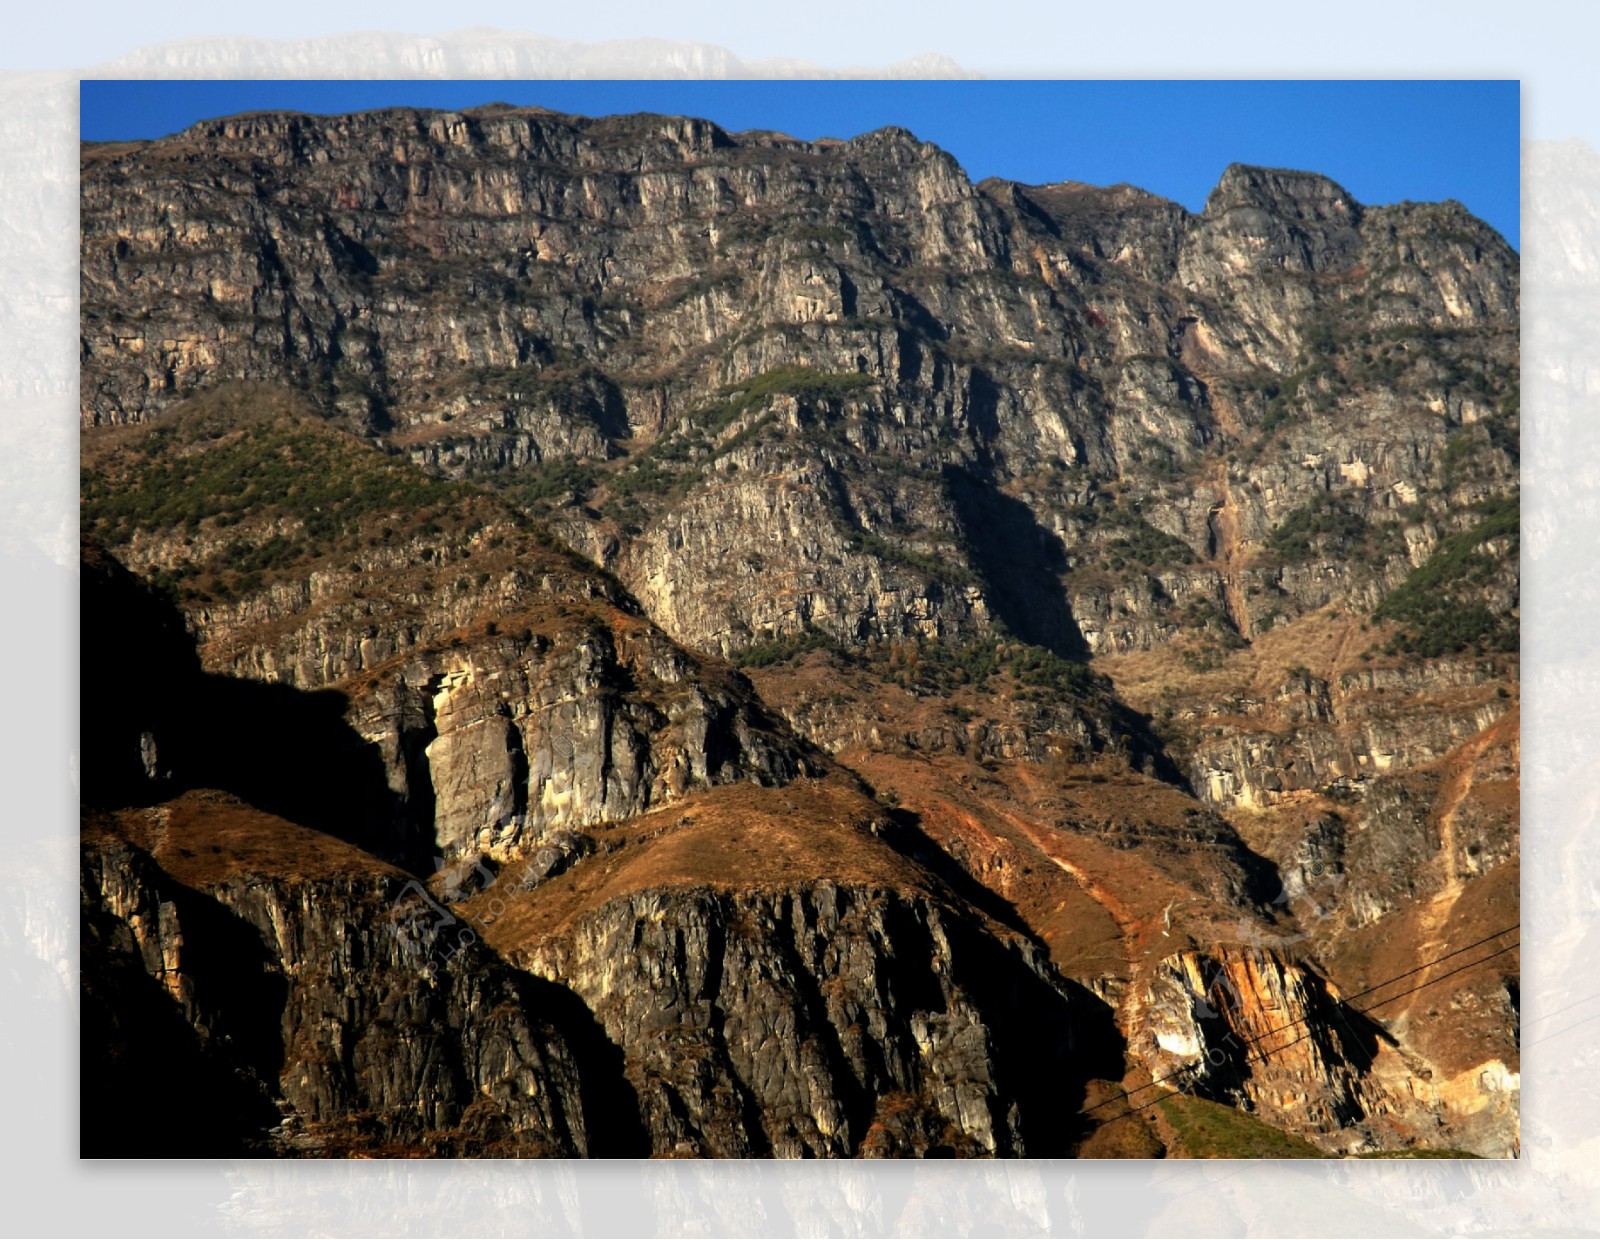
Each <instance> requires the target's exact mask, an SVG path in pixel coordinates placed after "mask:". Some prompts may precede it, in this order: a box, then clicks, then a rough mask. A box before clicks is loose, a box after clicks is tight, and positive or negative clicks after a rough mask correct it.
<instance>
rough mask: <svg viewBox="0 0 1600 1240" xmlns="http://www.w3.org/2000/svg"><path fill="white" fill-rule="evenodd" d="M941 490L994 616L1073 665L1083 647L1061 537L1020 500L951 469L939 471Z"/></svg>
mask: <svg viewBox="0 0 1600 1240" xmlns="http://www.w3.org/2000/svg"><path fill="white" fill-rule="evenodd" d="M944 485H945V491H946V493H947V494H948V495H949V496H950V500H951V502H952V503H953V504H954V506H955V510H956V515H957V516H958V517H959V519H960V521H961V526H962V532H963V533H964V535H965V537H966V541H967V545H968V546H969V547H970V548H971V550H972V561H973V563H972V567H973V569H974V570H975V571H976V572H977V574H978V576H979V577H981V578H982V579H983V585H984V593H985V594H987V595H988V597H989V602H990V604H991V605H992V606H993V608H994V611H995V615H996V616H997V617H998V618H999V619H1000V621H1001V622H1002V623H1003V624H1004V625H1005V626H1006V628H1007V629H1009V630H1010V631H1011V632H1012V633H1015V634H1016V635H1017V636H1018V637H1019V638H1021V639H1022V640H1023V641H1025V642H1028V643H1030V644H1031V645H1035V646H1043V647H1044V648H1045V649H1046V650H1049V651H1052V652H1054V653H1055V654H1058V655H1061V656H1062V657H1063V658H1068V659H1075V660H1078V661H1084V660H1087V659H1088V657H1089V646H1088V643H1087V642H1085V641H1084V640H1083V633H1082V632H1081V631H1080V630H1079V628H1078V623H1077V621H1076V620H1074V619H1073V617H1072V612H1071V609H1070V608H1069V607H1068V606H1067V593H1066V589H1065V588H1064V587H1063V585H1062V577H1063V575H1064V574H1065V573H1066V571H1067V552H1066V547H1065V546H1063V545H1062V542H1061V539H1060V538H1058V537H1057V536H1056V535H1055V534H1054V533H1052V532H1051V531H1050V530H1047V529H1045V528H1044V527H1043V526H1042V525H1040V524H1039V523H1038V521H1036V520H1035V519H1034V516H1033V513H1032V511H1030V510H1029V508H1028V506H1027V505H1026V504H1024V503H1022V501H1020V500H1016V499H1012V498H1011V497H1010V496H1009V495H1005V494H1003V493H1002V492H1001V491H999V490H997V489H996V488H995V487H993V486H990V485H988V484H987V483H985V482H983V481H982V480H980V479H978V478H975V477H973V476H972V474H970V473H968V472H967V471H966V470H964V469H960V468H958V467H956V466H946V467H945V470H944Z"/></svg>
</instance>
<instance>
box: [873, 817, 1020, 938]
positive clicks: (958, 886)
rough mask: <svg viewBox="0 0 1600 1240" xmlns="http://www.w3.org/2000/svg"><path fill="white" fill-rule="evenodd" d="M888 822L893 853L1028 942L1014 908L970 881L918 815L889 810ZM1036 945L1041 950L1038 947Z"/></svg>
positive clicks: (968, 876) (979, 884) (965, 870)
mask: <svg viewBox="0 0 1600 1240" xmlns="http://www.w3.org/2000/svg"><path fill="white" fill-rule="evenodd" d="M889 819H890V821H891V822H892V823H893V827H892V829H891V833H890V834H889V838H888V842H889V844H891V845H892V846H893V847H894V849H895V851H896V852H898V853H900V854H901V855H903V856H906V857H910V858H911V859H912V860H913V861H915V862H916V863H917V864H918V865H920V866H922V867H923V868H924V869H926V870H929V871H931V872H932V873H933V874H935V875H936V876H937V877H938V878H939V879H940V881H942V882H943V883H944V885H945V886H947V887H948V888H950V890H951V891H953V892H954V893H955V894H956V895H958V896H959V897H961V899H962V900H964V901H966V902H967V903H968V904H970V905H972V907H973V908H975V909H977V910H978V911H979V912H982V913H984V914H986V915H988V916H989V917H991V918H993V919H994V920H995V921H997V922H999V923H1000V924H1001V925H1002V926H1005V927H1007V928H1008V929H1011V930H1015V931H1016V932H1017V933H1018V934H1021V935H1025V936H1027V937H1028V938H1029V939H1030V940H1032V939H1033V938H1034V935H1033V931H1032V930H1030V929H1029V928H1028V923H1027V922H1026V921H1024V920H1023V918H1022V914H1020V913H1018V912H1017V908H1016V905H1014V904H1012V903H1011V901H1009V900H1007V899H1005V897H1003V896H1000V895H998V894H996V893H995V892H993V891H991V890H990V889H989V888H987V887H985V886H984V885H983V884H982V883H980V882H979V881H978V880H977V879H975V878H973V877H972V875H971V874H970V873H968V872H967V869H966V867H965V866H963V865H962V864H961V863H960V862H959V861H957V860H956V859H955V858H954V857H952V856H951V855H950V854H949V853H948V852H946V851H945V850H944V849H943V848H941V847H940V846H939V844H938V843H937V842H936V841H935V840H934V839H933V837H932V836H931V835H929V834H928V833H927V832H926V831H924V830H923V829H922V816H921V815H920V814H917V813H914V812H913V811H911V810H909V809H893V810H890V811H889ZM1036 946H1041V947H1042V944H1036Z"/></svg>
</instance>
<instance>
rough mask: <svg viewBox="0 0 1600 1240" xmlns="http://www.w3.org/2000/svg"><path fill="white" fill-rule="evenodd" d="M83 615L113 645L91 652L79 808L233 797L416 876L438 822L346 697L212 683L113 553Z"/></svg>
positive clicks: (86, 657)
mask: <svg viewBox="0 0 1600 1240" xmlns="http://www.w3.org/2000/svg"><path fill="white" fill-rule="evenodd" d="M81 599H82V602H81V615H82V618H83V620H84V622H85V623H84V628H85V630H86V631H89V630H91V629H96V628H99V629H104V630H106V631H109V632H112V633H114V634H115V640H114V641H96V642H93V643H85V644H84V646H83V647H82V653H81V655H80V659H81V672H82V681H81V683H82V690H81V693H82V719H83V724H82V738H81V746H82V754H83V775H82V785H81V787H82V792H81V797H82V801H83V803H84V804H85V805H87V806H103V807H116V806H129V805H150V804H155V803H156V802H159V801H164V800H168V799H170V798H171V797H173V796H176V795H177V794H178V793H180V792H182V791H184V790H185V789H189V788H216V789H219V790H221V791H224V792H231V793H233V794H234V795H235V796H237V797H239V798H241V799H242V800H245V801H247V802H249V803H250V804H251V805H254V806H255V807H257V808H258V809H262V810H265V811H267V812H268V813H272V814H276V815H278V816H279V817H282V818H287V819H288V820H290V821H291V822H296V823H299V824H300V825H301V826H306V827H311V828H313V829H314V830H318V831H323V832H326V833H327V834H329V835H335V836H338V837H339V838H341V839H344V840H348V841H350V842H351V843H353V844H357V845H359V846H360V847H362V848H365V849H367V850H368V851H370V852H372V853H374V854H375V855H377V856H379V857H382V858H384V859H385V860H388V861H391V862H394V863H396V864H399V865H403V866H406V867H407V868H411V869H416V868H417V867H418V866H421V865H424V864H426V861H427V858H428V857H430V856H431V855H432V845H433V840H432V824H431V818H430V820H429V822H427V823H422V822H420V821H418V815H417V807H415V806H411V807H408V806H407V805H406V803H405V800H404V798H402V797H400V796H398V795H397V794H396V793H395V792H394V791H393V790H392V789H391V788H390V787H389V784H388V779H387V773H386V771H385V769H384V762H383V757H382V754H381V753H380V751H379V749H378V747H377V745H375V744H374V743H373V742H371V741H369V740H367V739H366V738H365V737H363V736H361V735H360V733H358V732H356V731H355V729H354V728H352V727H351V726H350V725H349V724H348V723H347V722H346V721H345V712H346V710H347V709H348V707H349V701H348V699H346V698H345V696H344V695H343V694H341V693H338V692H335V691H332V690H324V691H321V692H307V691H305V690H302V689H295V688H293V687H291V686H288V685H279V684H268V683H264V682H261V681H254V680H239V679H234V678H232V677H228V676H215V675H210V674H207V673H205V672H203V671H202V670H201V667H200V660H199V658H198V656H197V655H196V653H195V646H194V639H193V638H192V637H191V636H190V635H189V633H188V632H187V630H186V629H185V627H184V624H183V619H182V617H181V615H180V614H179V612H178V610H177V608H176V607H175V606H173V604H172V603H171V601H170V600H168V599H166V598H165V597H163V596H162V595H160V594H158V593H157V592H156V591H154V590H152V589H151V588H150V587H148V586H146V585H145V584H144V583H143V582H141V581H140V580H139V579H138V578H136V577H135V576H134V575H133V574H132V573H130V572H129V571H128V570H127V569H125V568H124V567H123V566H122V565H121V564H119V563H117V561H116V560H115V559H114V558H112V557H111V556H110V555H107V554H105V553H104V552H101V551H99V550H98V549H96V548H89V547H86V548H85V553H84V559H83V570H82V591H81Z"/></svg>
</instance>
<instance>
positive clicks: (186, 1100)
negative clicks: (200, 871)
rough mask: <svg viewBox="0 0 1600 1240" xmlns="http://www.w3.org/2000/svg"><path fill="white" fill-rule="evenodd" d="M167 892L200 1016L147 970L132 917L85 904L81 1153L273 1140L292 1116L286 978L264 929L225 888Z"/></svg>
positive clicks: (164, 888) (228, 1147)
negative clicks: (211, 892)
mask: <svg viewBox="0 0 1600 1240" xmlns="http://www.w3.org/2000/svg"><path fill="white" fill-rule="evenodd" d="M160 898H161V899H162V900H163V901H170V902H171V903H173V904H174V905H175V906H176V908H177V915H178V921H179V924H180V925H181V927H182V933H183V976H184V978H185V979H186V980H187V982H188V983H189V985H190V986H191V987H192V996H193V1004H194V1007H195V1009H196V1016H195V1017H194V1021H195V1023H191V1021H190V1019H188V1018H186V1016H185V1013H184V1009H183V1008H182V1007H181V1006H180V1005H179V1004H178V1003H177V1002H176V1001H175V999H174V998H173V996H172V995H170V994H169V993H167V991H166V990H165V989H163V987H162V986H161V983H160V982H159V981H157V980H156V978H154V977H152V976H151V975H150V974H149V973H148V972H147V971H146V967H145V964H144V962H143V961H142V960H141V958H140V955H139V950H138V947H137V945H136V944H135V943H134V941H133V936H132V934H131V933H130V932H129V930H128V928H127V927H126V926H125V925H124V924H123V923H122V922H120V921H118V920H117V919H116V918H114V917H112V916H111V915H110V914H109V913H107V912H105V911H104V910H102V909H99V908H95V907H92V906H90V905H88V904H85V907H84V910H83V922H82V926H83V944H82V952H81V956H80V964H81V968H82V990H81V994H82V999H83V1006H82V1009H81V1011H80V1015H79V1036H80V1045H81V1052H80V1053H81V1059H80V1068H79V1084H80V1089H81V1096H80V1102H79V1118H80V1127H79V1147H78V1148H79V1153H80V1154H81V1155H82V1156H83V1157H86V1158H127V1157H141V1158H149V1157H173V1158H176V1157H189V1158H195V1157H204V1158H216V1157H226V1156H244V1155H250V1154H260V1153H262V1152H265V1149H266V1140H267V1131H268V1129H270V1128H272V1127H274V1126H275V1125H276V1124H277V1123H278V1122H279V1120H280V1119H281V1116H280V1114H279V1111H278V1108H277V1106H276V1105H275V1103H274V1101H273V1096H274V1095H275V1094H276V1092H277V1080H278V1075H279V1073H280V1071H281V1069H282V1066H283V1045H282V1041H281V1030H282V1025H283V1008H284V1003H285V999H286V996H287V986H286V983H285V981H284V979H283V977H282V975H281V974H279V973H277V972H276V971H275V970H274V969H273V968H272V967H271V961H270V958H269V957H268V955H267V952H266V949H265V947H264V946H263V944H262V942H261V939H260V936H259V935H258V934H256V933H255V932H254V930H253V929H251V927H249V926H247V925H246V924H245V923H244V922H243V921H241V920H240V919H239V918H237V917H236V916H234V915H233V914H232V913H230V912H229V911H228V910H227V909H225V908H223V907H222V906H221V905H220V904H218V903H217V902H216V901H215V900H212V899H211V898H210V897H208V896H205V895H202V894H201V893H199V892H196V891H192V890H190V889H189V888H186V887H182V886H181V885H180V884H176V883H172V882H171V881H170V880H166V879H163V881H162V884H161V888H160ZM202 1031H203V1036H202Z"/></svg>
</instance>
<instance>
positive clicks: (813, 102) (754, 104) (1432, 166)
mask: <svg viewBox="0 0 1600 1240" xmlns="http://www.w3.org/2000/svg"><path fill="white" fill-rule="evenodd" d="M492 101H502V102H506V103H516V104H538V105H540V106H542V107H547V108H554V109H556V110H558V111H563V112H576V113H580V114H583V115H588V116H601V115H606V114H608V113H615V112H662V113H679V114H686V115H691V116H702V117H706V118H708V119H710V120H713V121H715V122H717V123H718V124H719V125H722V126H723V127H724V128H726V129H730V130H740V129H776V130H780V131H782V132H784V133H788V134H792V135H793V136H795V137H797V138H808V139H809V138H819V137H836V138H848V137H852V136H854V135H855V134H858V133H864V132H866V131H867V130H870V129H876V128H878V127H880V126H883V125H891V124H893V125H903V126H904V127H905V128H907V129H909V130H911V131H912V132H913V133H915V134H916V135H917V136H918V137H920V138H923V139H925V140H927V141H930V142H935V143H937V144H938V145H940V146H942V147H944V148H945V149H946V150H948V151H949V152H950V153H951V154H952V155H954V156H955V157H956V158H957V159H958V160H959V161H960V162H961V164H962V166H963V167H964V168H965V169H966V170H967V172H968V174H969V175H970V176H971V177H972V178H973V179H974V180H979V179H981V178H983V177H987V176H1003V177H1009V178H1011V179H1012V180H1016V181H1023V182H1027V183H1031V184H1039V183H1043V182H1048V181H1062V180H1073V181H1087V182H1090V183H1092V184H1101V185H1106V184H1113V183H1116V182H1119V181H1127V182H1130V183H1132V184H1134V185H1138V186H1140V187H1142V188H1144V189H1148V190H1151V191H1153V192H1155V193H1158V194H1162V195H1165V196H1166V197H1168V198H1172V199H1175V200H1176V201H1178V202H1181V203H1183V204H1184V205H1185V206H1186V207H1188V208H1190V209H1191V210H1199V209H1200V207H1201V206H1202V205H1203V204H1204V202H1205V197H1206V194H1207V193H1208V192H1209V191H1210V189H1211V187H1212V186H1213V185H1215V184H1216V182H1217V179H1218V178H1219V177H1220V176H1221V175H1222V171H1223V169H1224V168H1226V167H1227V166H1228V164H1230V163H1234V162H1239V163H1252V164H1267V165H1271V166H1275V167H1287V168H1303V169H1308V170H1311V171H1316V172H1322V173H1326V174H1327V175H1328V176H1331V177H1333V178H1334V179H1335V180H1336V181H1338V182H1340V184H1342V185H1343V186H1344V187H1345V188H1346V189H1347V190H1349V191H1350V192H1351V193H1352V194H1354V195H1355V196H1356V198H1357V199H1358V200H1359V201H1361V202H1364V203H1368V204H1377V203H1388V202H1398V201H1400V200H1402V199H1407V198H1409V199H1413V200H1418V201H1424V200H1437V199H1442V198H1455V199H1457V200H1459V201H1461V202H1463V203H1465V204H1466V205H1467V207H1468V208H1469V209H1470V210H1472V211H1473V212H1474V213H1475V214H1477V215H1478V216H1480V217H1482V218H1483V219H1484V220H1486V221H1487V222H1488V223H1489V224H1491V225H1492V226H1494V227H1495V228H1496V229H1498V230H1499V231H1500V232H1501V234H1502V235H1504V236H1505V238H1506V239H1507V240H1508V241H1510V242H1511V244H1513V245H1517V244H1518V234H1519V205H1520V176H1519V160H1520V154H1519V147H1520V138H1521V133H1520V129H1521V114H1520V106H1519V103H1520V100H1519V84H1518V83H1517V82H1515V81H1482V82H1451V81H1422V82H1388V81H1385V82H1360V81H1356V82H1338V81H1311V82H1261V81H1244V82H1215V81H1182V82H1135V81H1101V82H1081V81H1078V82H1061V81H955V82H929V81H920V82H919V81H903V82H895V81H881V82H866V81H860V82H857V81H846V82H839V81H834V82H827V81H812V82H805V81H801V82H795V81H788V82H752V81H745V82H732V81H723V82H682V81H629V82H595V81H519V82H488V81H468V82H429V81H401V82H372V81H328V82H303V81H284V82H271V81H246V82H224V81H95V80H86V81H84V82H83V84H82V88H81V96H80V103H81V125H82V135H83V137H84V138H86V139H88V140H91V141H104V140H110V139H126V138H151V137H160V136H162V135H164V134H168V133H173V132H175V131H177V130H179V129H182V128H184V127H185V126H187V125H189V124H191V123H193V122H194V121H196V120H200V119H203V118H207V117H215V116H226V115H229V114H232V113H235V112H246V111H253V110H260V109H276V108H286V109H295V110H299V111H306V112H345V111H358V110H361V109H365V108H376V107H389V106H393V105H400V104H407V105H414V106H420V107H435V108H464V107H470V106H472V105H473V104H479V103H489V102H492Z"/></svg>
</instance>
